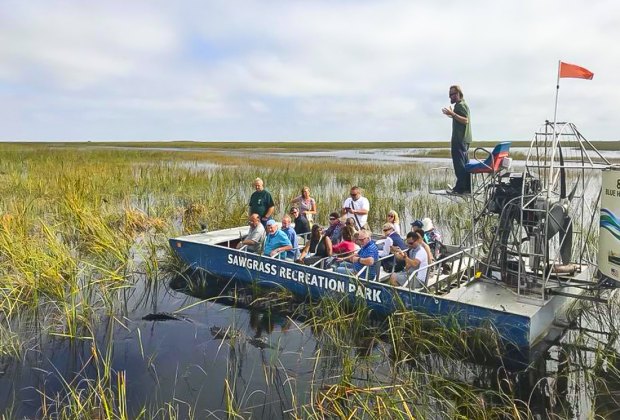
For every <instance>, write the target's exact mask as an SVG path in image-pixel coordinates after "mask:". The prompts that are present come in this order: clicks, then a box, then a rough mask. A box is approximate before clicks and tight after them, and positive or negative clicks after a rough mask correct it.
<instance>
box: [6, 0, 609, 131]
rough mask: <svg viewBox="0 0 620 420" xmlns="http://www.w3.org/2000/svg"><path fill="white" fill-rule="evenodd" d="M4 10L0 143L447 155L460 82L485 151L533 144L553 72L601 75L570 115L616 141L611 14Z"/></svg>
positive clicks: (144, 7)
mask: <svg viewBox="0 0 620 420" xmlns="http://www.w3.org/2000/svg"><path fill="white" fill-rule="evenodd" d="M0 1H1V0H0ZM3 3H4V4H3V6H4V7H3V10H5V11H6V10H8V13H3V14H2V15H0V60H1V62H2V63H3V65H2V66H0V99H1V101H0V111H1V114H2V115H3V117H0V118H2V119H3V121H1V122H2V127H3V129H2V131H0V138H3V139H12V138H30V139H41V140H50V139H56V138H58V139H60V138H62V139H66V138H67V137H70V138H73V139H75V140H79V139H81V138H94V139H96V138H102V139H103V138H106V139H109V138H123V139H127V138H131V136H132V135H139V136H140V138H141V139H144V138H146V139H148V138H153V139H165V138H188V139H197V140H208V139H246V140H253V139H256V140H280V139H282V140H285V139H307V140H337V139H343V138H345V139H350V140H372V139H375V138H377V137H380V138H381V139H385V140H390V139H395V140H416V139H422V140H428V139H437V140H440V139H446V138H448V136H449V133H450V124H449V121H447V119H446V118H445V117H443V116H442V115H441V113H440V111H439V110H440V109H441V107H442V106H445V105H446V104H447V102H448V98H447V88H448V86H449V85H450V84H453V83H459V84H461V85H462V86H463V89H464V90H465V94H466V99H467V101H468V102H469V104H470V107H471V109H472V113H473V121H474V136H475V137H476V138H479V139H497V138H503V139H524V138H528V137H529V136H530V135H531V133H532V132H533V130H534V129H536V128H537V127H538V125H539V124H540V123H541V122H542V121H544V120H545V119H548V118H551V117H552V113H553V105H554V94H555V84H556V80H555V76H556V71H557V61H558V59H562V60H565V61H568V62H574V63H576V64H580V65H583V66H585V67H588V68H590V69H591V70H592V71H594V73H595V78H594V80H593V81H577V80H562V82H561V90H560V115H561V118H562V119H564V120H573V121H575V122H576V123H577V124H578V126H580V125H581V124H580V123H582V122H583V123H584V124H587V132H591V133H592V135H590V136H588V137H589V138H593V139H597V138H608V139H615V138H617V136H616V134H615V124H614V123H613V122H611V120H610V119H606V118H603V117H601V116H602V115H612V113H613V112H614V111H615V103H614V97H613V95H609V94H608V92H609V91H610V90H613V89H615V86H616V84H617V83H616V82H615V80H614V79H615V72H614V71H613V69H615V68H617V65H618V64H620V53H618V52H617V49H616V48H615V47H614V45H615V41H616V40H617V39H620V27H619V26H618V25H617V22H616V19H615V16H617V15H618V11H619V10H618V9H619V6H617V5H616V3H615V2H611V1H600V2H594V3H593V2H585V1H581V0H577V1H571V2H561V1H559V0H554V1H549V2H543V3H540V2H535V1H533V0H532V1H523V2H517V3H505V2H495V3H493V2H486V1H482V0H472V1H470V2H467V3H464V2H457V1H448V2H443V3H433V2H418V1H414V2H411V1H400V0H393V1H384V2H380V3H377V2H370V1H348V0H343V1H329V2H328V1H320V0H319V1H314V2H285V1H269V0H264V1H244V2H225V1H213V2H208V3H204V2H201V1H189V0H187V1H181V2H174V3H171V2H165V1H151V2H121V1H109V2H104V3H83V2H77V1H54V2H42V1H33V2H18V1H3ZM580 105H582V106H580ZM68 122H71V130H69V129H68V128H67V127H68ZM582 130H584V131H586V129H584V128H582ZM69 131H71V133H70V134H71V135H70V136H69V133H68V132H69Z"/></svg>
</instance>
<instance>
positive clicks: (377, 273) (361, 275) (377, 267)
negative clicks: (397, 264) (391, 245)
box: [357, 254, 394, 281]
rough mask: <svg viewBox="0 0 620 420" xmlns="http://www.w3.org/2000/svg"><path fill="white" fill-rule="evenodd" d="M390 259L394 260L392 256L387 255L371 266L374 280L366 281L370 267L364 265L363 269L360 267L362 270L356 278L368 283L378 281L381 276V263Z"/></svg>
mask: <svg viewBox="0 0 620 420" xmlns="http://www.w3.org/2000/svg"><path fill="white" fill-rule="evenodd" d="M392 258H394V254H388V255H386V256H384V257H381V258H379V259H378V260H377V261H375V262H374V263H373V264H371V265H374V266H375V278H374V279H368V269H369V268H370V265H364V267H362V269H361V270H360V271H359V272H358V273H357V277H358V278H364V279H366V280H370V281H379V276H380V275H381V263H382V262H383V261H387V260H389V259H392Z"/></svg>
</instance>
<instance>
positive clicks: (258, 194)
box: [250, 178, 275, 226]
mask: <svg viewBox="0 0 620 420" xmlns="http://www.w3.org/2000/svg"><path fill="white" fill-rule="evenodd" d="M254 189H255V190H256V191H254V192H253V193H252V196H251V197H250V215H251V214H252V213H256V214H258V216H259V217H260V222H261V223H262V224H263V226H266V224H267V221H268V220H270V219H271V216H272V215H273V211H274V210H275V206H274V204H273V198H271V194H270V193H269V191H267V190H266V189H265V187H264V184H263V180H262V179H260V178H256V179H255V180H254Z"/></svg>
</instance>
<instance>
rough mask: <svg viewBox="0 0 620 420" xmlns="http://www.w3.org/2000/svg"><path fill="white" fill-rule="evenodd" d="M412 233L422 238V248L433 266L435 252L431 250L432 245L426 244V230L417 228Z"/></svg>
mask: <svg viewBox="0 0 620 420" xmlns="http://www.w3.org/2000/svg"><path fill="white" fill-rule="evenodd" d="M411 231H412V232H415V233H417V234H418V235H420V237H421V238H422V247H423V248H424V250H425V251H426V255H427V257H428V262H429V264H432V263H433V262H435V257H434V256H433V250H432V249H431V247H430V245H429V244H427V243H426V238H425V236H424V230H423V229H422V228H419V227H417V226H415V227H413V228H412V229H411Z"/></svg>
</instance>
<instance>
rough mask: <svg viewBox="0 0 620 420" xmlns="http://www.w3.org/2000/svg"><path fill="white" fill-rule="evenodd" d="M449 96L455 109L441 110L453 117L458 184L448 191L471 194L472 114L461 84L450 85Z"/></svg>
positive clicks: (453, 147) (453, 140)
mask: <svg viewBox="0 0 620 420" xmlns="http://www.w3.org/2000/svg"><path fill="white" fill-rule="evenodd" d="M449 96H450V103H451V104H454V110H453V109H452V106H450V107H448V108H443V109H442V110H441V112H443V113H444V114H445V115H446V116H447V117H448V118H452V140H451V150H452V164H453V165H454V174H455V175H456V184H455V185H454V188H452V190H450V191H448V192H451V193H454V194H469V193H470V192H471V176H470V174H469V173H468V172H467V171H466V170H465V165H466V164H467V162H469V157H468V156H467V151H468V150H469V145H470V144H471V116H470V113H469V107H468V106H467V104H466V103H465V100H464V99H463V91H462V90H461V87H460V86H457V85H454V86H450V91H449Z"/></svg>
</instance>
